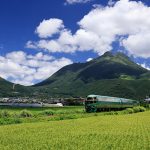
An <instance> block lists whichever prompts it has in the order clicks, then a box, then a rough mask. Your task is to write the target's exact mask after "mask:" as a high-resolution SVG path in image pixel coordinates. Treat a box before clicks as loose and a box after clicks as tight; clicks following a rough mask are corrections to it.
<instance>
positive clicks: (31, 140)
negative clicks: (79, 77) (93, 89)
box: [0, 111, 150, 150]
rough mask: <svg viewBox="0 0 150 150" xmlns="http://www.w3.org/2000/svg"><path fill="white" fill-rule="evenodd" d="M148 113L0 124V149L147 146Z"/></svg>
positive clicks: (142, 149)
mask: <svg viewBox="0 0 150 150" xmlns="http://www.w3.org/2000/svg"><path fill="white" fill-rule="evenodd" d="M149 116H150V111H145V112H143V113H133V114H131V115H126V114H124V115H103V116H94V117H89V118H80V119H74V120H72V119H71V120H64V118H62V119H61V121H53V122H41V123H25V124H23V123H22V124H17V125H5V126H0V135H1V140H0V149H2V150H24V149H29V150H55V149H56V150H59V149H62V150H93V149H94V150H149V149H150V134H149V133H150V117H149ZM2 119H3V118H2ZM5 119H6V120H7V121H8V122H9V118H5ZM59 120H60V119H59Z"/></svg>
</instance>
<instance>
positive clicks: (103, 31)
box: [27, 0, 150, 58]
mask: <svg viewBox="0 0 150 150" xmlns="http://www.w3.org/2000/svg"><path fill="white" fill-rule="evenodd" d="M149 16H150V7H148V6H146V5H144V4H143V3H142V2H137V1H129V0H119V1H117V2H116V3H114V1H111V0H110V1H109V5H108V6H106V7H96V8H93V9H92V10H91V11H90V12H89V13H88V14H87V15H85V16H84V17H83V18H82V19H81V20H80V21H79V22H78V25H79V29H78V30H77V31H76V32H75V33H74V34H73V33H72V32H71V30H69V29H67V28H66V27H63V30H61V31H60V32H59V36H58V38H51V39H40V40H39V41H29V42H28V43H27V47H32V48H36V49H44V50H47V51H49V52H51V53H55V52H65V53H74V52H76V51H90V50H93V51H94V52H95V53H98V54H99V55H101V54H103V53H105V52H106V51H110V50H112V49H113V47H112V45H113V43H114V42H118V43H119V45H120V47H124V49H126V51H127V52H128V53H129V54H130V55H134V56H136V57H144V58H148V57H150V50H149V47H150V29H149V27H150V20H149V19H148V18H149ZM45 21H46V20H45ZM60 22H63V21H60ZM57 33H58V32H57ZM51 35H52V34H49V35H48V34H46V36H45V37H50V36H51ZM119 49H120V48H119Z"/></svg>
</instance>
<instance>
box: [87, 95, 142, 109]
mask: <svg viewBox="0 0 150 150" xmlns="http://www.w3.org/2000/svg"><path fill="white" fill-rule="evenodd" d="M139 105H140V104H139V102H138V101H136V100H131V99H125V98H118V97H109V96H101V95H88V96H87V99H86V100H85V109H86V112H97V111H102V110H116V109H117V110H119V109H125V108H132V107H134V106H139Z"/></svg>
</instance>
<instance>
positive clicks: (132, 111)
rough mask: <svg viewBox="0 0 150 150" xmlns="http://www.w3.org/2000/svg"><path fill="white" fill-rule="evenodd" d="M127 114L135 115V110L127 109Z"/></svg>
mask: <svg viewBox="0 0 150 150" xmlns="http://www.w3.org/2000/svg"><path fill="white" fill-rule="evenodd" d="M125 113H126V114H132V113H134V110H133V109H132V108H127V109H126V110H125Z"/></svg>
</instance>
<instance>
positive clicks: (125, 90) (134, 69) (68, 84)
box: [34, 52, 150, 100]
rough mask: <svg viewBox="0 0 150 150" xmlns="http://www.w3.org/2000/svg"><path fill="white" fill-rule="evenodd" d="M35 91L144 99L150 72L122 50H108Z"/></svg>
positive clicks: (65, 69) (66, 69) (65, 70)
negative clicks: (114, 51)
mask: <svg viewBox="0 0 150 150" xmlns="http://www.w3.org/2000/svg"><path fill="white" fill-rule="evenodd" d="M34 88H35V90H36V91H38V92H41V93H43V94H46V95H52V96H54V97H57V96H58V97H59V96H62V97H71V96H72V97H80V96H83V97H84V96H87V95H89V94H101V95H109V96H117V97H125V98H132V99H137V100H141V99H144V98H145V96H146V95H150V72H149V71H148V70H146V69H145V68H142V67H141V66H140V65H137V64H136V63H134V62H133V61H131V60H130V58H128V57H127V56H126V55H124V54H122V53H117V54H112V53H110V52H107V53H105V54H104V55H103V56H100V57H98V58H96V59H94V60H92V61H90V62H87V63H75V64H72V65H68V66H65V67H63V68H62V69H60V70H59V71H58V72H56V73H55V74H54V75H53V76H51V77H50V78H48V79H47V80H45V81H43V82H41V83H39V84H37V85H35V86H34Z"/></svg>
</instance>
